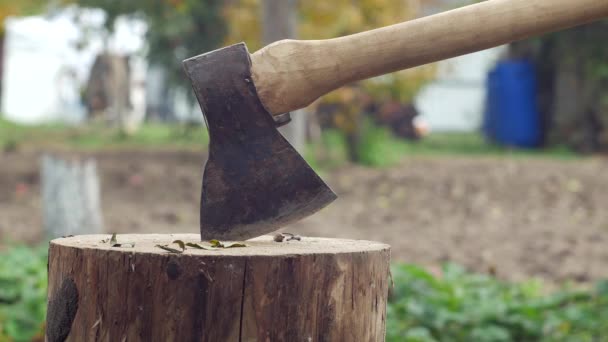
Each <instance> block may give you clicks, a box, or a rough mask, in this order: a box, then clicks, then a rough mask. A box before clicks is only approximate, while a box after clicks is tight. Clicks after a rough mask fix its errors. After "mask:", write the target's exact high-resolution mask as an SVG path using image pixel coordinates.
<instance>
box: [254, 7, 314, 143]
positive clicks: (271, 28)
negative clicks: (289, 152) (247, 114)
mask: <svg viewBox="0 0 608 342" xmlns="http://www.w3.org/2000/svg"><path fill="white" fill-rule="evenodd" d="M297 13H298V12H297V1H296V0H263V1H262V42H263V43H264V44H265V45H267V44H270V43H273V42H276V41H278V40H281V39H294V38H297V35H298V34H297V23H298V20H297ZM279 132H281V134H283V136H284V137H285V138H286V139H287V140H288V141H289V143H290V144H291V145H292V146H293V147H295V149H296V150H298V151H299V152H300V153H302V152H303V150H304V144H305V143H306V112H305V110H303V109H300V110H297V111H295V112H293V113H292V115H291V122H290V123H289V124H288V125H285V126H283V127H281V128H279Z"/></svg>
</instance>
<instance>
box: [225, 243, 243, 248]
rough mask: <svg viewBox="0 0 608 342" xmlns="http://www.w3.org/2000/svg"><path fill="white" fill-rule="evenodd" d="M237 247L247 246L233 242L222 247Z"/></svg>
mask: <svg viewBox="0 0 608 342" xmlns="http://www.w3.org/2000/svg"><path fill="white" fill-rule="evenodd" d="M239 247H247V245H246V244H244V243H233V244H231V245H228V246H225V247H224V248H239Z"/></svg>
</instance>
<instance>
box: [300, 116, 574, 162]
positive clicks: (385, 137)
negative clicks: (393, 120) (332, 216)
mask: <svg viewBox="0 0 608 342" xmlns="http://www.w3.org/2000/svg"><path fill="white" fill-rule="evenodd" d="M346 151H347V142H346V138H345V137H344V135H343V134H342V133H341V132H339V131H336V130H328V131H325V132H324V133H323V134H322V138H321V141H319V142H316V143H313V144H311V145H309V147H308V149H307V153H306V159H307V160H308V161H309V162H310V163H311V165H313V167H315V168H321V169H323V168H332V167H335V166H338V165H341V164H343V163H344V161H345V160H347V159H348V158H347V156H346ZM356 151H357V152H356V153H357V157H358V159H359V162H360V163H362V164H364V165H368V166H373V167H384V166H391V165H394V164H396V163H398V162H399V161H400V160H402V159H403V158H404V157H406V156H483V157H488V156H491V157H506V156H508V157H534V158H536V157H541V158H545V157H547V158H559V159H573V158H578V157H579V156H580V155H579V154H577V153H576V152H574V151H572V150H570V149H568V148H565V147H552V148H540V149H527V150H526V149H516V148H509V147H504V146H498V145H495V144H492V143H489V142H487V141H486V140H485V139H484V137H483V136H482V135H481V134H479V133H432V134H430V135H428V136H426V137H424V138H423V139H421V140H419V141H405V140H403V139H398V138H396V137H394V136H393V135H392V134H391V132H390V131H389V130H388V129H386V128H383V127H377V126H374V125H371V124H369V123H368V124H366V126H365V128H364V129H363V132H362V134H361V137H360V143H359V145H358V147H357V149H356Z"/></svg>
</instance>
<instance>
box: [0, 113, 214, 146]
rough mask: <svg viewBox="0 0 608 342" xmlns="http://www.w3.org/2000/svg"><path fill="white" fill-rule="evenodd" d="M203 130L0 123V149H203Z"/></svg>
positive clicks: (190, 127) (192, 127)
mask: <svg viewBox="0 0 608 342" xmlns="http://www.w3.org/2000/svg"><path fill="white" fill-rule="evenodd" d="M207 142H208V135H207V130H206V129H205V128H204V127H203V126H200V125H192V124H190V125H189V124H181V125H177V124H173V125H165V124H145V125H143V126H142V127H141V128H140V129H139V130H138V131H137V132H136V133H134V134H130V135H128V134H125V133H124V132H122V131H121V130H119V129H115V128H110V127H107V126H104V125H101V124H96V125H87V126H79V127H69V126H64V125H59V124H52V125H38V126H23V125H17V124H14V123H11V122H8V121H6V120H2V119H0V147H1V148H2V149H4V150H14V149H19V148H21V147H30V146H34V147H36V146H62V147H71V148H76V149H102V148H128V147H155V148H162V147H198V148H200V147H201V146H206V145H207Z"/></svg>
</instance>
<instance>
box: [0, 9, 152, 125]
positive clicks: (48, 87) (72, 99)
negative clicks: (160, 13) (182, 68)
mask: <svg viewBox="0 0 608 342" xmlns="http://www.w3.org/2000/svg"><path fill="white" fill-rule="evenodd" d="M103 21H104V13H103V11H101V10H84V11H83V10H79V9H77V8H75V7H71V8H67V9H64V10H62V11H60V12H58V13H55V14H53V15H48V16H32V17H21V18H8V19H7V20H6V21H5V29H6V33H5V40H4V44H5V45H4V65H3V70H4V72H3V77H2V90H3V91H2V114H3V115H4V117H5V118H6V119H8V120H11V121H14V122H19V123H25V124H35V123H48V122H58V121H59V122H70V123H77V122H80V121H82V119H83V118H84V115H85V109H84V107H83V104H82V101H81V98H80V93H81V90H82V89H83V88H84V86H85V84H86V82H87V79H88V76H89V71H90V67H91V65H92V64H93V61H94V59H95V57H96V56H97V55H98V54H99V53H100V52H101V51H102V50H103V48H104V35H103V30H102V27H103ZM83 25H84V26H85V27H86V28H87V29H86V30H83ZM145 30H146V27H145V24H144V23H143V22H138V21H135V20H126V19H122V20H118V21H117V23H116V27H115V34H113V35H112V36H111V37H110V38H109V39H108V50H109V52H111V53H116V54H123V55H129V56H132V57H131V59H130V66H131V76H132V78H131V83H132V89H131V101H132V104H133V107H134V108H133V110H134V113H133V118H134V119H135V120H138V119H139V120H141V119H143V117H144V114H145V71H146V63H145V60H144V58H143V57H142V56H143V49H144V48H145V41H144V34H145ZM85 35H86V36H85Z"/></svg>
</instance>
